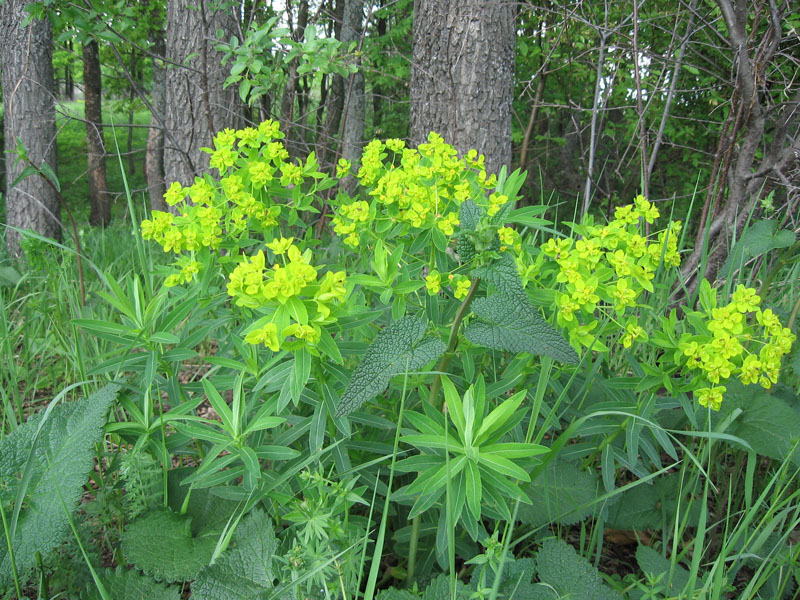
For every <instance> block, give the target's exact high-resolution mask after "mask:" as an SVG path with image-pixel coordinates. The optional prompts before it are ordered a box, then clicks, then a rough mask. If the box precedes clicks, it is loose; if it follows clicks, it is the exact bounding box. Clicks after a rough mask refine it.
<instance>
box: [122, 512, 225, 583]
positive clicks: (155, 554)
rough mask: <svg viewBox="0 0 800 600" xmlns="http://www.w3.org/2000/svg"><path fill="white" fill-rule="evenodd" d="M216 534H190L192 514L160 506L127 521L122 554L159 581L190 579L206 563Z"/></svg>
mask: <svg viewBox="0 0 800 600" xmlns="http://www.w3.org/2000/svg"><path fill="white" fill-rule="evenodd" d="M216 544H217V537H216V536H214V535H197V536H195V535H192V517H191V516H190V515H188V514H187V515H178V514H176V513H174V512H172V511H171V510H168V509H162V510H159V511H154V512H150V513H148V514H147V515H145V516H144V517H140V518H139V519H137V520H135V521H134V522H133V523H131V524H130V525H129V526H128V528H127V529H126V530H125V533H124V534H123V536H122V550H123V551H124V552H125V557H126V558H127V559H128V560H129V561H130V562H131V563H132V564H133V565H134V566H136V568H137V569H140V570H141V571H144V572H145V573H147V574H148V575H151V576H152V577H154V578H156V579H157V580H160V581H169V582H172V581H187V580H189V579H193V578H194V577H195V575H197V574H198V573H199V572H200V570H201V569H202V568H203V567H204V566H206V565H208V563H209V561H210V560H211V556H212V555H213V554H214V548H215V546H216Z"/></svg>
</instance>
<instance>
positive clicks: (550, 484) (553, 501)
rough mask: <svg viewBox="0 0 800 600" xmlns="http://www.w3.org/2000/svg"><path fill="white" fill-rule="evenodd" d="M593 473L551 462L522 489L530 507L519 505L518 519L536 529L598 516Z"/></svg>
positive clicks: (562, 462)
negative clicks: (528, 498)
mask: <svg viewBox="0 0 800 600" xmlns="http://www.w3.org/2000/svg"><path fill="white" fill-rule="evenodd" d="M598 485H599V481H598V477H597V473H596V472H595V471H594V470H584V469H581V468H580V467H579V466H578V465H577V464H574V463H571V462H567V461H565V460H559V459H556V460H551V461H550V462H549V463H548V464H547V467H546V468H545V469H544V470H543V471H542V473H541V474H540V475H539V476H538V477H537V478H536V479H534V480H533V481H532V482H531V483H530V484H529V485H527V486H526V487H525V492H526V493H527V494H528V496H529V497H530V499H531V502H532V505H530V506H529V505H525V504H520V506H519V513H518V514H519V519H520V521H522V522H523V523H526V524H528V525H532V526H534V527H539V526H540V525H546V524H547V523H558V524H559V525H574V524H575V523H578V522H580V521H583V519H585V518H586V517H588V516H590V515H592V514H596V513H597V512H599V508H598V507H597V506H596V505H595V504H594V500H595V498H596V497H597V495H598Z"/></svg>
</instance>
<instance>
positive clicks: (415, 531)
mask: <svg viewBox="0 0 800 600" xmlns="http://www.w3.org/2000/svg"><path fill="white" fill-rule="evenodd" d="M421 519H422V515H417V516H416V517H414V519H413V520H412V521H411V540H410V541H409V543H408V569H407V572H406V584H407V585H409V586H410V585H411V584H412V583H414V569H415V568H416V566H417V546H418V544H419V524H420V520H421Z"/></svg>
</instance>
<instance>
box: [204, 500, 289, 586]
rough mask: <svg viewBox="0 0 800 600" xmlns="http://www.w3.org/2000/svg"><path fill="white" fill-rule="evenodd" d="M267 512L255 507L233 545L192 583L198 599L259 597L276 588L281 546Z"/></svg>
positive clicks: (237, 532) (241, 526)
mask: <svg viewBox="0 0 800 600" xmlns="http://www.w3.org/2000/svg"><path fill="white" fill-rule="evenodd" d="M277 545H278V543H277V541H276V539H275V533H274V532H273V530H272V523H271V522H270V519H269V517H268V516H267V514H266V513H265V512H264V511H262V510H255V511H253V512H252V513H250V514H249V515H247V517H245V518H244V519H243V520H242V522H241V523H240V524H239V527H237V529H236V533H235V534H234V536H233V543H232V545H231V546H230V547H229V548H228V549H227V550H226V551H225V552H224V553H223V554H222V556H221V557H220V559H219V560H217V561H216V562H215V563H214V564H213V565H210V566H208V567H205V568H204V569H203V570H202V571H200V574H199V575H198V576H197V579H196V580H195V582H194V583H193V584H192V598H193V599H194V600H257V599H260V598H264V597H265V594H266V592H267V591H268V590H269V589H270V588H272V585H273V581H274V579H275V575H274V574H273V571H272V561H273V557H274V555H275V550H276V548H277Z"/></svg>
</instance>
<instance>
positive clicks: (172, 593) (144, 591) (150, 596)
mask: <svg viewBox="0 0 800 600" xmlns="http://www.w3.org/2000/svg"><path fill="white" fill-rule="evenodd" d="M101 579H102V580H103V585H104V586H105V588H106V591H107V592H108V595H109V597H110V598H113V599H114V600H179V599H180V597H181V593H180V592H181V590H180V588H179V587H177V586H171V587H167V586H166V585H164V584H163V583H157V582H155V581H153V579H152V578H150V577H147V576H146V575H142V574H141V573H139V571H137V570H136V569H126V568H124V567H117V569H116V570H112V569H104V570H103V572H102V573H101ZM100 598H101V596H100V593H99V592H98V591H97V588H94V587H93V588H92V591H91V592H90V593H89V600H100Z"/></svg>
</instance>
